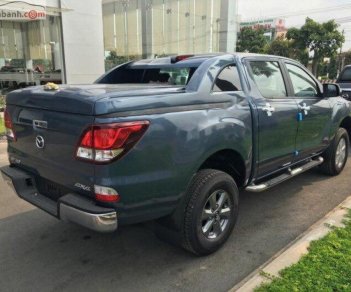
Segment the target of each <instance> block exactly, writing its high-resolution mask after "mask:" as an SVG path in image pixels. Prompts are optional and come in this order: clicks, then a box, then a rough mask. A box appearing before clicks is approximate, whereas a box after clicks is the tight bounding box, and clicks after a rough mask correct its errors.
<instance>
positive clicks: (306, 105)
mask: <svg viewBox="0 0 351 292" xmlns="http://www.w3.org/2000/svg"><path fill="white" fill-rule="evenodd" d="M286 68H287V70H288V75H289V77H290V79H291V84H292V87H291V88H292V90H293V92H292V94H291V95H293V96H294V98H295V99H296V102H297V104H298V107H299V112H300V114H301V119H300V121H299V123H298V131H297V137H296V150H297V151H298V152H297V153H298V155H297V156H296V158H295V159H296V160H301V159H304V158H306V157H309V156H311V155H312V154H314V153H317V152H320V151H322V150H323V149H325V148H326V147H327V146H328V144H329V131H330V121H331V106H330V103H329V100H328V99H326V98H322V97H321V94H320V92H319V88H318V86H317V83H316V81H315V80H314V79H313V78H312V77H311V76H310V75H309V74H308V73H307V72H306V71H305V70H303V69H302V68H300V67H299V66H297V65H293V64H289V63H286Z"/></svg>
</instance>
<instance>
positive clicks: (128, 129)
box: [76, 121, 149, 163]
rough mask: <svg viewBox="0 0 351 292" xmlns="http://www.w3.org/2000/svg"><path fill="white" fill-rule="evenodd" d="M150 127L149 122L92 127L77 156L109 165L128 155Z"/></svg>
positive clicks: (84, 134)
mask: <svg viewBox="0 0 351 292" xmlns="http://www.w3.org/2000/svg"><path fill="white" fill-rule="evenodd" d="M148 127H149V122H148V121H137V122H126V123H115V124H100V125H93V126H90V127H89V128H88V129H87V130H85V131H84V133H83V135H82V137H81V139H80V141H79V145H78V149H77V153H76V156H77V158H80V159H84V160H88V161H93V162H97V163H108V162H110V161H112V160H114V159H117V158H120V157H121V156H123V155H124V154H125V153H127V152H128V150H130V149H131V148H132V147H133V146H134V145H135V143H137V142H138V141H139V140H140V138H141V137H142V136H143V134H144V133H145V131H146V130H147V128H148Z"/></svg>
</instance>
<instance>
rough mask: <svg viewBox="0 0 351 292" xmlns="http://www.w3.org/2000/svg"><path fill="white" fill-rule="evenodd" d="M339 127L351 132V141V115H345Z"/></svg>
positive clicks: (350, 135) (350, 136) (350, 133)
mask: <svg viewBox="0 0 351 292" xmlns="http://www.w3.org/2000/svg"><path fill="white" fill-rule="evenodd" d="M339 127H340V128H344V129H345V130H346V131H347V133H348V134H349V140H350V141H351V117H350V116H347V117H345V118H344V119H343V120H342V121H341V123H340V125H339Z"/></svg>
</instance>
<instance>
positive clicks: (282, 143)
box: [249, 60, 298, 177]
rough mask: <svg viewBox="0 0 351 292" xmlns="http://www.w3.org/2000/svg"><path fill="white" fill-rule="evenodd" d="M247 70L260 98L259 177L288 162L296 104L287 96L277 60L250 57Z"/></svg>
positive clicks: (293, 136) (257, 104)
mask: <svg viewBox="0 0 351 292" xmlns="http://www.w3.org/2000/svg"><path fill="white" fill-rule="evenodd" d="M249 64H250V66H249V74H250V75H251V77H252V79H253V81H254V83H255V84H256V86H257V88H258V91H259V92H258V94H260V95H261V98H257V99H255V101H254V102H255V104H256V106H257V111H258V164H259V165H258V173H257V176H258V177H262V176H264V175H266V174H269V173H271V172H274V171H277V170H279V169H281V168H282V167H284V166H287V165H289V164H290V163H291V162H292V161H293V159H294V153H295V139H296V133H297V113H298V107H297V104H296V101H295V99H294V98H288V97H287V95H288V94H287V89H286V85H285V81H284V77H283V74H282V71H281V68H280V64H279V62H277V61H272V60H270V61H250V62H249Z"/></svg>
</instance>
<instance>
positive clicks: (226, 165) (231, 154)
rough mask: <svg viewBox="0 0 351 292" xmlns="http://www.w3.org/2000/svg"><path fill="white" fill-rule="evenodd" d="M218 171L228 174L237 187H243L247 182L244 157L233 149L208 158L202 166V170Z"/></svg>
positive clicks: (224, 150)
mask: <svg viewBox="0 0 351 292" xmlns="http://www.w3.org/2000/svg"><path fill="white" fill-rule="evenodd" d="M206 168H211V169H217V170H220V171H223V172H225V173H228V174H229V175H230V176H231V177H232V178H233V179H234V181H235V182H236V184H237V186H238V187H239V188H240V187H243V186H244V184H245V180H246V166H245V161H244V159H243V157H242V156H241V155H240V153H239V152H237V151H235V150H233V149H223V150H219V151H217V152H215V153H213V154H211V155H210V156H208V157H207V158H206V160H205V161H204V162H203V163H202V164H201V166H200V167H199V169H198V171H199V170H201V169H206Z"/></svg>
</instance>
